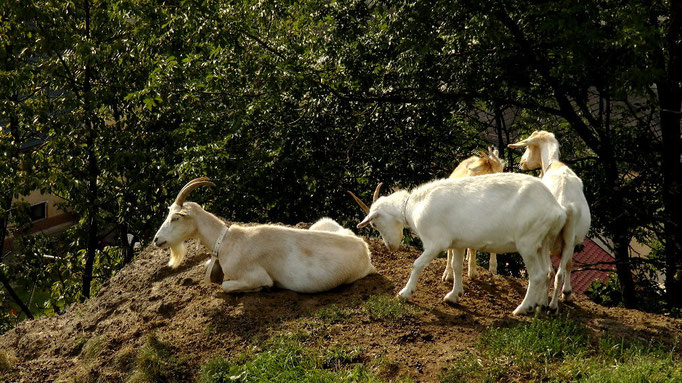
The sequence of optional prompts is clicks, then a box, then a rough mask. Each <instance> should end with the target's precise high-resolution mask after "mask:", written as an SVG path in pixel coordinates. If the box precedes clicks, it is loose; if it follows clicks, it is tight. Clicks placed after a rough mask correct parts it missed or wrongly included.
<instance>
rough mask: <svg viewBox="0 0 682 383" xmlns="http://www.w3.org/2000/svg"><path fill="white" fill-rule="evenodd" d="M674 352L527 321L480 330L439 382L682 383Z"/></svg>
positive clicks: (559, 321) (556, 321)
mask: <svg viewBox="0 0 682 383" xmlns="http://www.w3.org/2000/svg"><path fill="white" fill-rule="evenodd" d="M680 362H681V361H680V355H679V354H675V352H674V350H666V349H665V348H664V347H661V346H656V345H648V344H641V343H637V342H625V341H623V340H619V341H617V340H614V339H612V338H609V337H602V338H600V339H597V340H596V341H594V342H591V341H590V338H589V335H588V330H587V328H585V327H584V326H583V325H582V324H580V323H578V322H575V321H571V320H569V319H567V318H565V317H560V318H553V319H546V320H540V319H532V320H531V321H530V322H526V323H522V324H519V325H517V326H514V327H510V328H493V329H490V330H488V331H487V332H485V333H484V334H483V335H482V337H481V340H480V342H479V344H478V345H477V347H476V352H474V353H473V354H471V353H470V354H467V355H465V356H464V357H462V358H461V359H460V360H458V361H457V362H456V363H454V364H453V365H452V366H451V367H450V368H449V369H448V370H447V372H446V373H444V374H443V375H442V377H441V380H442V382H447V383H449V382H460V381H467V382H497V381H517V380H522V381H526V380H532V381H550V382H569V381H570V382H595V383H596V382H614V383H615V382H682V367H681V365H682V363H680Z"/></svg>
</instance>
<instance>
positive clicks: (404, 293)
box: [395, 289, 412, 301]
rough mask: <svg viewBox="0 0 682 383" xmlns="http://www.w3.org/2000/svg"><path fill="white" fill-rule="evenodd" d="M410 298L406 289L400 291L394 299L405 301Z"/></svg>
mask: <svg viewBox="0 0 682 383" xmlns="http://www.w3.org/2000/svg"><path fill="white" fill-rule="evenodd" d="M410 296H412V292H411V291H409V290H408V289H402V290H400V292H399V293H398V295H396V296H395V297H396V298H398V299H401V300H404V301H406V300H408V299H410Z"/></svg>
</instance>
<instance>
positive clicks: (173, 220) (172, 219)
mask: <svg viewBox="0 0 682 383" xmlns="http://www.w3.org/2000/svg"><path fill="white" fill-rule="evenodd" d="M179 219H180V217H173V218H171V222H175V221H177V220H179Z"/></svg>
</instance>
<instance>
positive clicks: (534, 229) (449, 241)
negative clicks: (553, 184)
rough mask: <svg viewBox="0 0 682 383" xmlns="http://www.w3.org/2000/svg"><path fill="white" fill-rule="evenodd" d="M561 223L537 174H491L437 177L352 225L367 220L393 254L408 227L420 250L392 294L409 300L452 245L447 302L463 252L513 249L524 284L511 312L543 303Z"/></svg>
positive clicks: (458, 283)
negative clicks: (431, 265)
mask: <svg viewBox="0 0 682 383" xmlns="http://www.w3.org/2000/svg"><path fill="white" fill-rule="evenodd" d="M375 194H378V192H375ZM565 220H566V214H565V212H564V209H562V208H561V206H559V204H558V203H557V202H556V199H555V198H554V196H553V195H552V194H551V193H550V192H549V190H548V189H547V187H546V186H545V185H544V184H543V183H542V182H540V181H539V180H538V179H537V178H535V177H531V176H527V175H523V174H515V173H496V174H488V175H483V176H478V177H464V178H457V179H445V180H437V181H433V182H429V183H427V184H424V185H421V186H419V187H417V188H416V189H414V190H413V191H412V192H411V193H410V192H407V191H404V190H403V191H398V192H395V193H393V194H391V195H389V196H385V197H381V198H378V199H377V200H375V202H374V203H373V204H372V206H371V208H370V210H369V213H368V214H367V216H366V217H365V219H364V220H363V221H362V222H360V223H359V224H358V227H363V226H365V225H367V224H369V223H371V224H372V225H373V226H374V227H375V228H377V229H378V230H379V233H381V236H382V238H383V239H384V243H385V244H386V247H388V249H389V250H391V251H392V250H395V249H397V248H398V247H399V246H400V241H401V239H402V230H403V227H410V228H411V229H412V231H413V232H415V233H416V234H417V235H418V236H419V237H420V238H421V240H422V243H423V244H424V252H423V253H422V255H421V256H420V257H419V258H417V260H416V261H415V262H414V267H413V268H412V272H411V274H410V278H409V280H408V281H407V284H406V285H405V288H403V289H402V290H401V291H400V292H399V293H398V296H399V297H400V298H403V299H409V298H410V296H411V295H412V293H413V292H414V290H415V288H416V284H417V280H418V279H419V275H420V274H421V272H422V270H423V269H424V267H426V265H427V264H428V263H429V262H431V260H433V259H434V258H435V257H436V256H437V255H438V253H439V252H441V251H443V250H446V249H454V256H453V257H452V263H453V264H452V267H453V269H454V282H453V288H452V291H450V292H449V293H448V294H447V295H445V297H444V300H445V301H449V302H452V303H457V301H458V300H459V297H460V296H461V295H462V293H463V288H462V262H463V258H464V249H466V248H468V247H470V248H475V249H480V250H483V251H489V252H496V253H506V252H513V251H518V252H519V253H520V254H521V256H522V257H523V261H524V263H525V265H526V268H527V270H528V276H529V284H528V290H527V291H526V296H525V298H524V299H523V302H522V303H521V304H520V305H519V306H518V307H517V308H516V309H515V310H514V314H524V313H528V312H531V311H533V310H534V309H535V308H536V307H537V306H545V305H546V304H547V295H548V292H549V283H548V282H549V275H548V273H547V270H548V269H549V267H550V265H549V262H550V260H549V256H548V252H549V246H550V244H551V242H552V241H553V240H554V238H555V237H556V235H557V234H558V233H559V231H560V230H561V228H562V227H563V225H564V222H565Z"/></svg>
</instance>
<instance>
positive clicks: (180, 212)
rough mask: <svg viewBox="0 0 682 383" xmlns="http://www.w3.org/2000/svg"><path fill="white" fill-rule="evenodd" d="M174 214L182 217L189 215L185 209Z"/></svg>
mask: <svg viewBox="0 0 682 383" xmlns="http://www.w3.org/2000/svg"><path fill="white" fill-rule="evenodd" d="M175 214H177V215H179V216H182V217H184V216H186V215H189V211H187V210H185V209H182V210H180V211H179V212H177V213H175Z"/></svg>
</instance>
